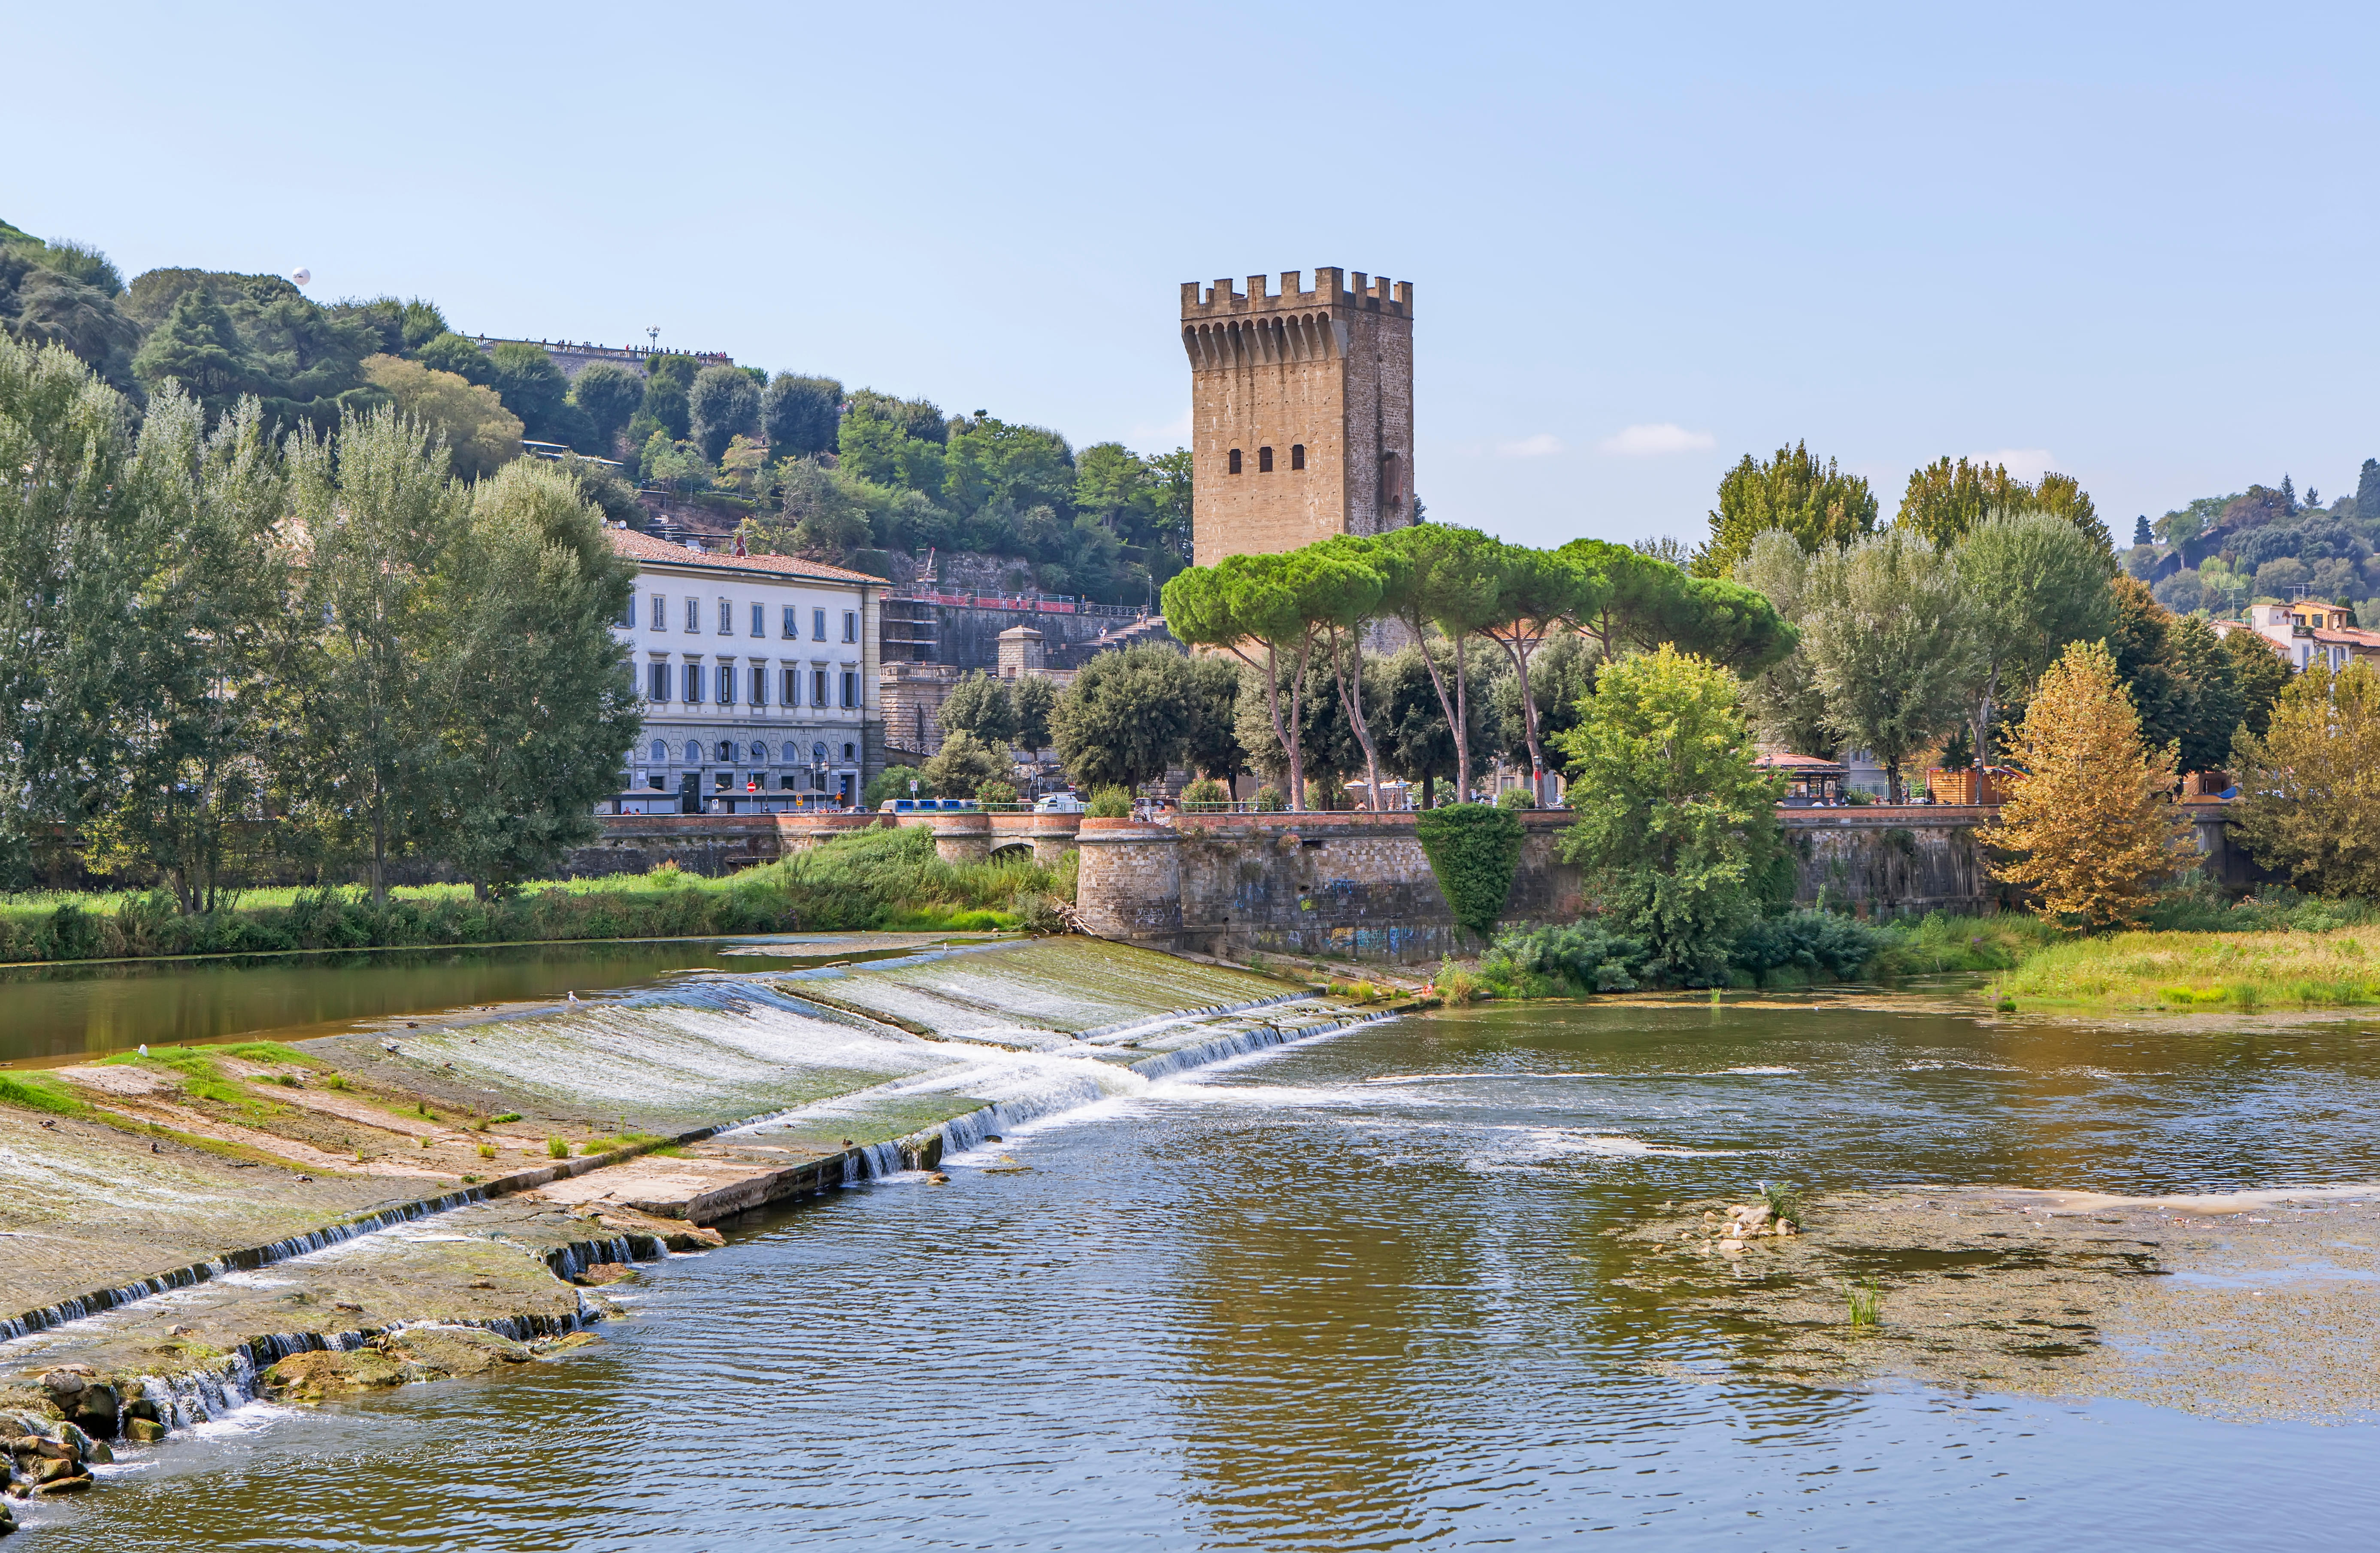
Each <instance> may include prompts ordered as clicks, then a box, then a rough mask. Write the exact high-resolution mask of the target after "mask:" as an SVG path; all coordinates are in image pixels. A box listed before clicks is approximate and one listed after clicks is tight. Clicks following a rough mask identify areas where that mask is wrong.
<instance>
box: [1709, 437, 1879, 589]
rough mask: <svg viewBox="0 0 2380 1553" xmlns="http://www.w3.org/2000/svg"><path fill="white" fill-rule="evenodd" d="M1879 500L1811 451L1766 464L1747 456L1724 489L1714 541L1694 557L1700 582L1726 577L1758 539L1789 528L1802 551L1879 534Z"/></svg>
mask: <svg viewBox="0 0 2380 1553" xmlns="http://www.w3.org/2000/svg"><path fill="white" fill-rule="evenodd" d="M1770 528H1782V529H1784V530H1785V531H1786V532H1787V533H1789V534H1791V535H1792V536H1793V538H1794V539H1795V540H1798V541H1799V542H1800V544H1801V546H1802V548H1803V550H1816V549H1817V548H1819V547H1820V546H1821V545H1838V544H1843V543H1846V542H1848V541H1850V540H1855V539H1857V538H1859V537H1860V536H1861V535H1863V534H1868V533H1873V532H1875V530H1876V492H1875V491H1873V490H1872V489H1870V488H1869V486H1868V483H1867V481H1866V480H1865V479H1863V478H1861V477H1860V476H1858V475H1853V474H1846V473H1844V472H1843V471H1842V470H1840V469H1839V468H1837V467H1835V461H1834V460H1833V459H1831V458H1829V459H1828V460H1827V461H1826V462H1825V463H1824V464H1821V463H1819V462H1818V461H1817V459H1815V457H1813V456H1811V454H1810V450H1809V448H1808V446H1807V445H1805V444H1803V443H1794V444H1793V445H1792V446H1791V447H1780V448H1779V449H1778V450H1777V454H1776V456H1775V457H1773V458H1771V459H1769V460H1768V461H1767V462H1766V463H1763V462H1761V461H1760V460H1758V459H1756V458H1755V457H1753V456H1752V455H1750V454H1748V453H1747V454H1745V455H1743V460H1742V461H1741V462H1739V463H1738V464H1737V465H1736V467H1734V468H1732V469H1730V470H1729V471H1728V472H1727V474H1726V475H1725V476H1723V477H1722V478H1721V479H1720V480H1719V482H1718V507H1716V508H1715V509H1713V511H1712V512H1711V514H1710V537H1709V538H1708V539H1706V540H1704V541H1703V546H1702V548H1701V549H1700V550H1698V551H1696V552H1694V573H1695V575H1696V576H1706V577H1723V576H1727V575H1728V574H1729V573H1730V571H1732V570H1734V568H1735V564H1736V563H1737V562H1738V561H1741V560H1743V557H1744V556H1745V554H1746V553H1748V552H1750V551H1751V549H1752V540H1753V538H1754V536H1755V535H1757V534H1761V533H1763V532H1765V531H1767V530H1768V529H1770Z"/></svg>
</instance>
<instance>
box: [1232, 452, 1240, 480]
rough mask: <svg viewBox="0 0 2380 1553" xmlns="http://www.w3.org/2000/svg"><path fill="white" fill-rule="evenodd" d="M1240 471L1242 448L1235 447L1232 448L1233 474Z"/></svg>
mask: <svg viewBox="0 0 2380 1553" xmlns="http://www.w3.org/2000/svg"><path fill="white" fill-rule="evenodd" d="M1239 472H1240V450H1239V449H1238V448H1233V450H1232V473H1233V474H1235V475H1236V474H1238V473H1239Z"/></svg>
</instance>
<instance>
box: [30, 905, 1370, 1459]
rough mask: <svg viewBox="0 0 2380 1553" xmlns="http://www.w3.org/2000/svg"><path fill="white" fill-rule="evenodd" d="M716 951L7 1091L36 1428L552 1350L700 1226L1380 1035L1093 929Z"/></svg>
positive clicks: (55, 1075)
mask: <svg viewBox="0 0 2380 1553" xmlns="http://www.w3.org/2000/svg"><path fill="white" fill-rule="evenodd" d="M722 947H723V948H726V949H728V950H731V951H732V950H735V949H737V948H741V949H742V950H744V951H745V952H744V953H742V954H741V955H736V954H733V953H722V955H721V956H720V968H715V969H710V970H705V971H698V972H689V973H686V974H684V975H682V976H680V977H674V978H672V979H671V980H670V981H668V982H666V983H665V984H663V985H662V986H659V987H652V988H647V989H640V990H637V991H634V992H629V993H625V994H621V995H617V996H613V997H607V998H589V999H586V1000H578V1001H564V1002H563V1003H561V1004H559V1005H554V1004H547V1005H543V1006H540V1007H533V1008H527V1009H523V1008H512V1009H507V1010H502V1011H496V1010H490V1009H486V1008H472V1009H462V1010H456V1011H453V1012H452V1013H448V1014H447V1015H445V1016H443V1017H439V1018H435V1019H410V1020H396V1019H391V1020H383V1021H380V1022H377V1024H374V1025H368V1026H367V1027H364V1028H359V1029H357V1030H355V1031H353V1032H351V1033H347V1034H343V1035H337V1036H331V1037H320V1038H316V1039H310V1040H301V1041H295V1042H287V1043H284V1042H273V1041H254V1042H244V1043H236V1044H233V1045H229V1046H220V1047H179V1048H173V1049H153V1050H148V1051H139V1052H129V1053H119V1054H118V1055H116V1056H115V1057H111V1058H106V1059H103V1060H102V1061H98V1062H85V1063H79V1064H70V1065H67V1066H64V1067H57V1068H52V1069H48V1070H45V1071H42V1072H39V1073H25V1072H21V1071H20V1072H18V1073H15V1074H8V1075H5V1076H0V1083H5V1085H6V1089H5V1091H0V1236H5V1237H6V1243H7V1244H8V1246H9V1250H10V1254H9V1256H6V1257H5V1258H0V1333H6V1334H7V1335H8V1336H10V1337H11V1338H13V1339H14V1340H15V1341H9V1342H6V1343H5V1344H0V1412H9V1411H11V1410H13V1412H14V1413H15V1415H16V1416H17V1417H18V1422H20V1423H22V1424H24V1425H25V1427H26V1430H27V1431H28V1432H27V1433H26V1434H24V1435H20V1436H18V1437H17V1438H37V1437H39V1436H40V1435H42V1432H43V1430H44V1429H45V1428H46V1431H47V1435H48V1437H49V1438H52V1439H53V1441H54V1442H55V1439H56V1438H57V1436H58V1428H57V1427H56V1426H63V1425H64V1424H66V1423H68V1422H71V1423H73V1424H75V1425H76V1426H77V1427H79V1428H80V1429H82V1430H84V1431H85V1432H86V1433H87V1434H88V1435H90V1437H91V1438H92V1439H94V1440H97V1441H99V1442H102V1443H104V1442H106V1441H108V1440H111V1439H116V1438H140V1437H144V1436H152V1435H154V1434H155V1433H156V1432H159V1431H169V1430H171V1429H173V1428H176V1427H179V1426H188V1425H190V1424H193V1423H196V1422H200V1421H201V1420H203V1419H204V1418H206V1417H209V1416H212V1414H214V1413H219V1412H221V1411H223V1410H224V1409H225V1408H228V1407H231V1406H234V1405H237V1403H238V1402H240V1401H244V1400H246V1399H248V1398H250V1397H256V1396H268V1397H269V1396H281V1397H293V1398H309V1399H311V1398H320V1397H322V1396H324V1395H332V1394H337V1393H339V1392H342V1391H346V1390H355V1389H375V1388H379V1387H383V1386H385V1385H388V1384H393V1383H395V1382H396V1381H400V1380H404V1379H410V1378H434V1377H439V1376H443V1375H453V1374H458V1373H472V1371H473V1370H474V1368H478V1369H485V1368H488V1367H490V1366H502V1365H519V1364H525V1363H528V1362H530V1361H531V1360H533V1359H535V1358H537V1357H538V1356H540V1354H541V1353H547V1352H550V1351H552V1349H553V1345H554V1343H555V1342H556V1341H558V1340H562V1339H565V1338H569V1337H571V1336H572V1335H573V1334H576V1333H577V1332H579V1331H580V1330H581V1329H583V1328H584V1326H585V1325H586V1324H587V1323H588V1322H589V1320H591V1319H595V1318H598V1317H600V1316H601V1315H602V1314H604V1313H605V1312H604V1305H603V1296H602V1294H601V1285H603V1284H604V1283H606V1282H608V1281H610V1280H613V1278H615V1277H616V1276H618V1273H619V1271H620V1270H621V1269H624V1268H626V1267H627V1266H629V1265H632V1264H633V1263H635V1262H636V1261H638V1260H650V1259H651V1258H653V1257H657V1256H666V1255H670V1254H673V1253H680V1252H686V1251H696V1250H700V1249H702V1248H703V1247H704V1246H706V1245H710V1244H717V1236H716V1235H715V1234H711V1233H710V1232H709V1231H707V1230H706V1228H705V1226H708V1225H710V1224H712V1223H716V1222H719V1221H721V1220H722V1219H729V1218H732V1217H734V1216H735V1215H737V1214H740V1213H746V1212H749V1211H752V1210H754V1209H757V1208H760V1207H766V1206H767V1205H769V1204H771V1203H774V1202H779V1201H783V1200H787V1199H791V1198H794V1197H797V1196H801V1195H811V1194H815V1193H818V1192H820V1191H824V1190H829V1189H832V1188H833V1187H835V1186H838V1185H840V1184H842V1183H845V1182H851V1181H862V1180H868V1179H875V1178H880V1177H882V1176H884V1175H886V1174H888V1173H892V1172H897V1171H904V1170H931V1169H932V1168H933V1166H934V1165H935V1164H936V1163H937V1162H938V1160H939V1159H940V1157H941V1150H942V1149H943V1148H944V1147H946V1145H950V1144H953V1143H955V1144H956V1145H958V1146H960V1147H965V1146H967V1145H971V1144H974V1143H976V1142H979V1141H980V1140H981V1139H983V1138H984V1137H985V1136H987V1135H990V1134H998V1133H999V1132H1000V1131H1001V1130H1002V1127H1003V1126H1010V1125H1014V1124H1016V1123H1018V1122H1025V1121H1027V1120H1030V1119H1031V1118H1033V1117H1035V1116H1038V1115H1040V1114H1044V1113H1046V1112H1049V1111H1050V1110H1060V1109H1063V1108H1065V1107H1068V1106H1074V1105H1080V1104H1084V1103H1087V1102H1088V1101H1092V1100H1096V1099H1098V1098H1099V1097H1101V1096H1102V1095H1106V1094H1111V1093H1129V1092H1131V1091H1132V1090H1134V1089H1135V1087H1136V1086H1139V1087H1145V1086H1147V1084H1148V1083H1149V1082H1150V1081H1151V1080H1152V1079H1153V1078H1156V1077H1160V1076H1162V1075H1163V1074H1167V1073H1170V1072H1172V1071H1177V1070H1179V1069H1181V1068H1183V1067H1184V1066H1190V1065H1196V1063H1199V1062H1207V1061H1211V1060H1213V1059H1215V1058H1217V1057H1222V1056H1228V1055H1231V1054H1233V1053H1235V1052H1241V1051H1246V1050H1253V1049H1263V1048H1265V1047H1267V1046H1269V1045H1272V1044H1278V1043H1280V1042H1282V1041H1286V1040H1291V1039H1294V1038H1297V1037H1300V1036H1302V1035H1305V1034H1310V1033H1315V1032H1318V1031H1320V1030H1325V1029H1330V1028H1335V1027H1338V1026H1340V1025H1343V1024H1344V1023H1346V1022H1347V1021H1349V1020H1351V1019H1360V1018H1362V1017H1365V1016H1366V1015H1365V1014H1364V1013H1361V1012H1359V1011H1356V1010H1354V1009H1351V1008H1350V1007H1348V1006H1347V1005H1345V1004H1344V1003H1342V1002H1339V1001H1333V1000H1330V999H1328V998H1321V997H1317V996H1315V995H1313V994H1312V993H1310V992H1309V991H1307V990H1305V989H1301V988H1297V987H1293V986H1289V985H1285V984H1283V983H1281V982H1279V981H1276V980H1272V979H1270V978H1268V977H1260V976H1257V975H1255V974H1252V973H1249V972H1245V971H1240V970H1235V969H1231V968H1227V967H1220V966H1214V965H1197V964H1193V963H1190V962H1187V961H1183V960H1178V959H1174V958H1172V957H1168V956H1164V955H1160V954H1156V953H1152V952H1145V951H1138V950H1133V949H1128V948H1123V947H1119V946H1114V945H1109V944H1104V943H1099V942H1096V941H1093V940H1081V939H1073V940H1037V941H1016V940H1011V941H1007V942H1001V943H993V944H985V945H973V946H966V947H963V948H957V949H941V948H937V949H932V950H929V951H927V952H920V953H913V954H907V955H902V956H897V957H895V958H892V959H889V960H879V961H876V962H874V963H871V964H866V965H848V964H837V965H825V966H818V965H810V966H804V965H798V964H794V965H786V964H783V960H782V952H783V951H784V950H786V949H788V948H799V949H805V950H811V951H813V952H814V950H815V946H814V945H799V946H786V945H772V944H765V943H763V944H749V945H742V946H735V945H730V946H722ZM771 951H776V952H778V953H775V954H772V953H771ZM772 960H777V961H779V963H778V964H776V965H772V964H771V961H772ZM729 966H736V967H738V968H733V969H731V968H726V967H729ZM94 1209H98V1210H99V1211H94ZM475 1333H477V1334H488V1333H492V1334H494V1335H493V1336H492V1337H490V1336H485V1335H476V1336H475V1335H472V1334H475ZM44 1419H46V1420H49V1426H44V1425H43V1423H42V1420H44ZM19 1454H21V1455H24V1456H25V1459H26V1462H28V1463H30V1462H33V1461H35V1460H36V1459H37V1458H38V1459H40V1460H63V1459H64V1458H58V1457H49V1456H42V1454H41V1451H40V1449H39V1448H30V1447H29V1448H28V1451H27V1452H19ZM12 1470H15V1471H16V1472H17V1474H18V1478H19V1480H20V1481H19V1483H18V1486H20V1487H24V1488H26V1489H28V1490H29V1491H30V1489H31V1488H33V1487H34V1486H36V1485H35V1484H34V1483H32V1482H31V1481H30V1478H29V1477H28V1474H31V1473H36V1472H42V1471H51V1469H45V1468H36V1467H33V1466H30V1465H25V1466H22V1467H20V1468H18V1469H12ZM69 1480H78V1481H79V1479H77V1478H76V1474H73V1473H70V1472H65V1471H54V1472H52V1475H51V1478H50V1480H49V1481H51V1482H55V1483H65V1482H67V1481H69ZM43 1491H45V1492H56V1493H67V1492H75V1491H77V1490H75V1489H72V1488H65V1487H57V1488H48V1487H45V1488H44V1490H43Z"/></svg>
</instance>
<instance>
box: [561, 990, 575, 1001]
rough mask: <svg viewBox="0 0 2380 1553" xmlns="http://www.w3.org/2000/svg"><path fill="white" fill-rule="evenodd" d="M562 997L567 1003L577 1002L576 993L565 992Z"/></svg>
mask: <svg viewBox="0 0 2380 1553" xmlns="http://www.w3.org/2000/svg"><path fill="white" fill-rule="evenodd" d="M563 997H564V998H565V1000H567V1001H570V1002H574V1003H575V1002H577V1001H578V994H577V993H576V992H565V993H564V994H563Z"/></svg>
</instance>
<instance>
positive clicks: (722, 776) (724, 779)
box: [710, 771, 735, 793]
mask: <svg viewBox="0 0 2380 1553" xmlns="http://www.w3.org/2000/svg"><path fill="white" fill-rule="evenodd" d="M734 780H735V772H733V771H713V772H712V773H711V775H710V786H711V789H712V791H714V792H718V793H724V792H726V791H727V784H728V783H730V782H733V781H734Z"/></svg>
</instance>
